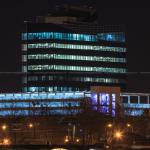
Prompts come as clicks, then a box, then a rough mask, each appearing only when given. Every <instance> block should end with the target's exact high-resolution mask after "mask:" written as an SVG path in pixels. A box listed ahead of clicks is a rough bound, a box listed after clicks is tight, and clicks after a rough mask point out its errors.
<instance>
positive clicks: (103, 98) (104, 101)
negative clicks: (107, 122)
mask: <svg viewBox="0 0 150 150" xmlns="http://www.w3.org/2000/svg"><path fill="white" fill-rule="evenodd" d="M100 105H104V106H108V105H110V98H109V94H107V93H101V94H100Z"/></svg>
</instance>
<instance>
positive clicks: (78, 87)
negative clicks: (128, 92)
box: [22, 6, 127, 92]
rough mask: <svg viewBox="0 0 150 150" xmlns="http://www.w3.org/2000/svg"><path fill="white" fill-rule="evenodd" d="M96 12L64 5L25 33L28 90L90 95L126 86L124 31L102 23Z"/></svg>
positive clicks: (23, 48)
mask: <svg viewBox="0 0 150 150" xmlns="http://www.w3.org/2000/svg"><path fill="white" fill-rule="evenodd" d="M95 14H96V12H95V10H93V9H89V10H87V9H79V8H76V7H66V6H65V7H63V8H62V7H61V9H60V8H59V9H57V11H54V12H53V13H52V14H51V15H48V16H40V17H37V19H36V22H35V23H29V22H27V23H26V24H25V31H24V32H23V33H22V61H23V63H22V64H23V65H22V70H23V72H24V73H25V74H26V73H27V74H26V75H25V76H24V77H23V91H24V92H53V91H55V92H56V91H89V90H90V87H91V86H120V87H122V88H124V87H125V85H126V71H127V70H126V51H127V50H126V41H125V33H124V28H123V27H122V26H119V25H101V24H98V23H97V22H96V17H95V16H96V15H95Z"/></svg>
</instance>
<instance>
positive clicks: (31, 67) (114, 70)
mask: <svg viewBox="0 0 150 150" xmlns="http://www.w3.org/2000/svg"><path fill="white" fill-rule="evenodd" d="M28 70H29V71H38V70H66V71H81V72H83V71H91V72H106V73H126V69H124V68H108V67H84V66H64V65H29V66H28Z"/></svg>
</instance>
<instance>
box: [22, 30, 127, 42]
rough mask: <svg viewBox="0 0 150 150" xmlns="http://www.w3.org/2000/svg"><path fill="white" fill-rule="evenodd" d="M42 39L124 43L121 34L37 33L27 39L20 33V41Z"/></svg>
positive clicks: (25, 35)
mask: <svg viewBox="0 0 150 150" xmlns="http://www.w3.org/2000/svg"><path fill="white" fill-rule="evenodd" d="M43 39H56V40H71V41H86V42H88V41H90V42H98V41H100V40H105V41H113V42H125V35H124V33H123V32H113V33H98V34H97V35H89V34H76V33H59V32H38V33H28V37H27V33H22V40H43Z"/></svg>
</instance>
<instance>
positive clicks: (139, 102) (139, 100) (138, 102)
mask: <svg viewBox="0 0 150 150" xmlns="http://www.w3.org/2000/svg"><path fill="white" fill-rule="evenodd" d="M138 104H140V96H138Z"/></svg>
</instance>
